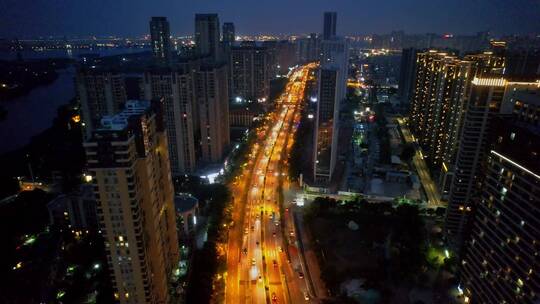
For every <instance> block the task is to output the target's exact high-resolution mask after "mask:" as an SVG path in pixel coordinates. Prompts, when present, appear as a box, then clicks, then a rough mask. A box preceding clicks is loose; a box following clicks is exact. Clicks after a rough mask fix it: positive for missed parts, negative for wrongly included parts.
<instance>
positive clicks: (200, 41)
mask: <svg viewBox="0 0 540 304" xmlns="http://www.w3.org/2000/svg"><path fill="white" fill-rule="evenodd" d="M219 32H220V25H219V18H218V15H217V14H195V45H196V48H197V54H198V55H199V56H203V57H206V56H208V57H210V58H212V59H213V60H214V61H219V60H220V59H221V57H220V56H221V52H220V45H219V41H220V33H219Z"/></svg>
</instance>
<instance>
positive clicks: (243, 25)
mask: <svg viewBox="0 0 540 304" xmlns="http://www.w3.org/2000/svg"><path fill="white" fill-rule="evenodd" d="M9 2H12V3H9ZM414 2H415V3H401V2H400V1H397V0H391V1H385V2H384V3H366V4H362V5H359V3H357V2H355V1H352V0H344V1H339V3H332V4H331V5H330V4H329V3H326V2H325V1H321V0H317V1H309V5H307V4H308V2H307V1H306V0H304V1H295V2H294V3H285V1H284V0H280V1H278V2H277V3H276V2H272V3H270V2H264V3H261V2H248V1H244V0H241V1H234V2H230V1H229V2H227V3H218V2H217V1H209V2H206V3H193V2H190V3H181V2H178V3H172V2H169V1H157V2H152V3H149V2H148V3H143V1H132V2H131V3H130V6H129V7H128V8H125V5H124V4H123V3H120V2H118V3H108V2H104V1H102V0H100V1H97V2H96V1H94V2H91V3H90V2H88V3H82V2H72V3H62V4H61V5H60V4H54V3H52V4H51V3H50V2H46V1H33V2H32V4H31V5H29V4H28V3H27V2H26V1H7V2H3V3H0V7H1V8H2V9H1V10H0V20H2V22H1V24H2V26H1V27H0V37H3V38H6V39H9V38H14V37H19V38H27V37H36V36H49V35H52V36H55V35H59V36H63V35H65V36H75V35H98V36H100V35H119V36H131V35H141V34H146V32H147V23H148V20H149V18H150V17H151V16H165V17H167V19H168V20H169V21H170V23H171V34H173V35H186V34H192V33H193V31H194V24H193V20H192V16H193V15H194V14H195V13H217V14H219V16H220V19H221V20H222V22H234V23H235V25H236V31H237V33H239V34H249V35H251V34H261V33H268V34H283V33H289V32H291V29H294V30H293V32H292V33H293V34H298V33H310V32H317V33H319V32H322V30H323V28H322V27H323V26H322V22H321V17H322V14H323V12H324V11H335V12H337V15H338V20H339V21H338V23H337V32H338V33H340V34H341V35H353V34H372V33H374V34H380V33H387V32H390V31H393V30H404V31H405V32H408V33H425V32H436V33H453V34H472V33H475V32H479V31H491V32H493V33H494V34H535V33H538V32H540V22H538V21H537V20H540V1H537V0H518V1H512V2H505V1H496V2H497V3H494V2H492V1H488V0H479V1H475V2H471V1H462V0H460V1H454V2H449V3H447V2H443V1H439V0H437V1H427V0H414ZM280 4H282V5H280ZM285 5H286V6H285ZM285 7H287V9H285ZM441 8H444V9H441ZM171 12H175V13H171ZM276 16H280V18H279V22H276V21H277V19H276V18H275V17H276ZM426 16H429V17H428V18H426Z"/></svg>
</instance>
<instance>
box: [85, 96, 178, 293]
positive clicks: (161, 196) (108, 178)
mask: <svg viewBox="0 0 540 304" xmlns="http://www.w3.org/2000/svg"><path fill="white" fill-rule="evenodd" d="M160 107H161V105H160V104H159V103H152V104H151V103H150V102H148V101H128V102H127V103H126V108H125V109H124V111H122V112H120V113H118V114H116V115H114V116H106V117H104V118H103V119H102V123H101V126H100V128H99V129H97V130H96V131H94V133H93V135H92V137H91V138H90V139H89V140H88V141H87V142H85V143H84V147H85V150H86V157H87V166H88V169H89V171H90V173H91V175H92V176H93V182H94V187H95V188H94V193H95V196H96V200H97V212H98V216H99V219H100V227H101V231H102V234H103V237H104V239H105V248H106V251H107V261H108V265H109V269H110V272H111V279H112V284H113V288H114V297H115V299H116V300H117V301H118V302H120V303H168V302H170V295H171V291H170V290H169V283H170V279H171V276H172V273H173V270H174V269H175V268H176V267H177V266H178V262H179V252H178V238H177V232H176V224H175V210H174V205H173V199H174V191H173V185H172V179H171V172H170V166H169V159H168V152H167V137H166V136H165V133H166V131H165V128H164V125H163V123H162V121H161V110H160Z"/></svg>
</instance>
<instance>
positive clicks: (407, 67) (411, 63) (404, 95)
mask: <svg viewBox="0 0 540 304" xmlns="http://www.w3.org/2000/svg"><path fill="white" fill-rule="evenodd" d="M417 53H418V51H417V50H416V49H414V48H407V49H403V50H402V52H401V66H400V69H399V86H398V96H399V99H400V103H401V104H410V102H411V99H412V95H413V92H414V83H415V81H414V78H415V75H416V54H417Z"/></svg>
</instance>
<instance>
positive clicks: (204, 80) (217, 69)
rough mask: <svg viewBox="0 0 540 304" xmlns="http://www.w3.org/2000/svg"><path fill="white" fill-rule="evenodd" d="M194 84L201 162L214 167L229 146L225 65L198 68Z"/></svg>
mask: <svg viewBox="0 0 540 304" xmlns="http://www.w3.org/2000/svg"><path fill="white" fill-rule="evenodd" d="M194 82H195V83H194V88H195V98H196V104H197V112H198V114H199V119H198V121H199V128H198V129H199V130H200V148H201V161H202V162H205V163H218V162H219V161H221V160H222V158H223V155H224V154H225V152H226V149H227V148H228V146H229V143H230V134H229V94H228V86H227V65H225V64H210V65H202V66H201V67H200V68H199V70H198V71H197V72H196V73H195V77H194Z"/></svg>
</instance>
